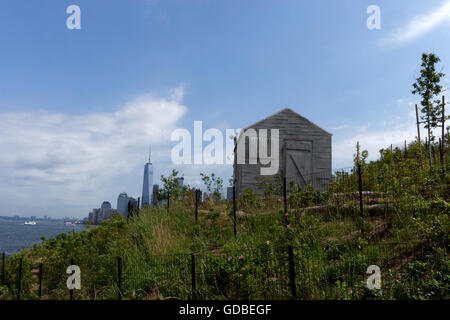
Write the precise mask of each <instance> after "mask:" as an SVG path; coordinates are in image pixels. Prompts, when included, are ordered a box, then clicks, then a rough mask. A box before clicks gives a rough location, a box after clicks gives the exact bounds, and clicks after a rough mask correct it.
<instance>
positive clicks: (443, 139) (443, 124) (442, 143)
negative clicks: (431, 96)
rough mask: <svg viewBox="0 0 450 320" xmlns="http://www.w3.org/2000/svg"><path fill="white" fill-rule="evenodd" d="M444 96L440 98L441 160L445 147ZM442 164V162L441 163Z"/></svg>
mask: <svg viewBox="0 0 450 320" xmlns="http://www.w3.org/2000/svg"><path fill="white" fill-rule="evenodd" d="M444 128H445V96H442V142H441V159H444V150H445V149H444V145H445V132H444ZM442 164H444V162H443V161H442Z"/></svg>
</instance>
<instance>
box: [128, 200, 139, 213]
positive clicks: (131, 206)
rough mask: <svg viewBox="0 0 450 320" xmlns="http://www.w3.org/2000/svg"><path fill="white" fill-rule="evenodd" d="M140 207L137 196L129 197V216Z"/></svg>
mask: <svg viewBox="0 0 450 320" xmlns="http://www.w3.org/2000/svg"><path fill="white" fill-rule="evenodd" d="M137 208H138V201H137V200H136V199H135V198H132V197H129V198H128V213H127V216H128V217H131V216H132V215H133V211H134V210H135V209H137Z"/></svg>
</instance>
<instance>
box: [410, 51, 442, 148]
mask: <svg viewBox="0 0 450 320" xmlns="http://www.w3.org/2000/svg"><path fill="white" fill-rule="evenodd" d="M439 61H440V59H439V57H438V56H436V55H435V54H433V53H430V54H426V53H423V54H422V64H421V67H422V69H421V70H420V77H418V78H417V79H416V82H415V83H414V84H413V91H412V93H413V94H418V95H420V96H421V97H422V101H421V102H420V104H421V105H422V110H421V111H422V113H423V116H422V120H425V121H426V122H425V128H436V127H437V126H438V124H439V123H440V121H441V118H442V108H441V106H440V105H439V104H440V101H439V100H437V101H434V100H433V99H435V97H437V96H438V95H439V94H440V93H441V91H442V86H441V85H440V84H439V83H440V81H441V78H442V77H444V76H445V75H444V74H443V73H442V72H436V63H438V62H439ZM431 141H432V140H431Z"/></svg>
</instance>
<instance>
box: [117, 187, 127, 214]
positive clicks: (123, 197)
mask: <svg viewBox="0 0 450 320" xmlns="http://www.w3.org/2000/svg"><path fill="white" fill-rule="evenodd" d="M117 212H118V213H119V214H120V215H121V216H123V217H125V218H126V217H127V216H128V195H127V194H126V193H125V192H122V193H121V194H119V197H118V198H117Z"/></svg>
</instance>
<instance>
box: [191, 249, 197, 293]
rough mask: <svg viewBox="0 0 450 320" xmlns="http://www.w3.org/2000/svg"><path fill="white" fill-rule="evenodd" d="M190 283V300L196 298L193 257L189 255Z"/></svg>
mask: <svg viewBox="0 0 450 320" xmlns="http://www.w3.org/2000/svg"><path fill="white" fill-rule="evenodd" d="M191 282H192V300H194V299H195V297H196V292H195V291H196V290H195V255H194V254H193V253H191Z"/></svg>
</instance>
